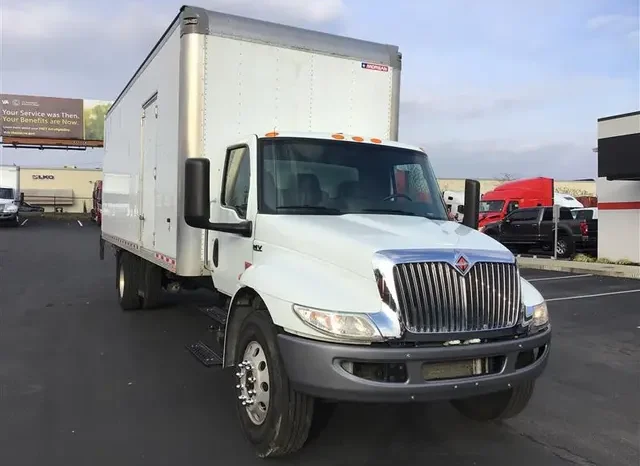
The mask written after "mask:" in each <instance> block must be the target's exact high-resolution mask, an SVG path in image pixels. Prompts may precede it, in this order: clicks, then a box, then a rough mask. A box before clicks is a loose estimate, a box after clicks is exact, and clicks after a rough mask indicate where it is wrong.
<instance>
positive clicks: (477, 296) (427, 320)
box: [393, 262, 520, 333]
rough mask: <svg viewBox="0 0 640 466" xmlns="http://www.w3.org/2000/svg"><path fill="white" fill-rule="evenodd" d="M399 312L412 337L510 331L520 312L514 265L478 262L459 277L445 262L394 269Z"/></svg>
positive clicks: (398, 266) (518, 279)
mask: <svg viewBox="0 0 640 466" xmlns="http://www.w3.org/2000/svg"><path fill="white" fill-rule="evenodd" d="M393 277H394V281H395V285H396V290H397V295H398V301H399V302H398V307H399V309H398V313H399V315H400V319H401V321H402V322H403V323H404V325H405V327H406V328H407V329H408V330H409V331H411V332H414V333H451V332H473V331H483V330H495V329H502V328H509V327H513V326H514V325H515V324H516V323H517V321H518V316H519V312H520V273H519V271H518V268H517V266H516V265H515V264H505V263H498V262H478V263H476V264H474V265H473V267H472V268H471V269H470V270H469V271H468V272H467V274H466V275H464V276H463V275H461V274H460V273H459V272H458V271H457V270H456V269H455V268H454V267H453V266H452V265H450V264H448V263H446V262H419V263H404V264H398V265H395V266H394V269H393Z"/></svg>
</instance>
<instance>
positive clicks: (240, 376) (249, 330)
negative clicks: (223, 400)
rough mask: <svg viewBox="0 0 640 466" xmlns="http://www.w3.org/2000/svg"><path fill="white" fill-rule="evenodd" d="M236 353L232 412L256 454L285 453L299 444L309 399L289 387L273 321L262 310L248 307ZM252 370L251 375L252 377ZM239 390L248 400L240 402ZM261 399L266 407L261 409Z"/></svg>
mask: <svg viewBox="0 0 640 466" xmlns="http://www.w3.org/2000/svg"><path fill="white" fill-rule="evenodd" d="M235 359H236V367H238V368H239V369H238V372H237V373H236V383H237V384H238V385H236V393H237V394H238V396H237V397H236V407H237V413H238V417H239V419H240V424H241V428H242V431H243V433H244V436H245V438H246V439H247V440H248V441H249V443H251V444H252V446H253V447H254V449H255V451H256V453H257V455H258V457H261V458H267V457H278V456H284V455H288V454H291V453H294V452H296V451H297V450H299V449H300V448H302V447H303V446H304V444H305V442H306V441H307V438H308V436H309V430H310V428H311V424H312V420H313V408H314V399H313V398H312V397H310V396H307V395H304V394H302V393H298V392H296V391H295V390H293V389H292V388H291V386H290V383H289V378H288V377H287V374H286V373H285V369H284V365H283V362H282V358H281V357H280V352H279V349H278V342H277V334H276V330H275V326H274V325H273V323H272V321H271V318H270V317H269V314H268V313H267V311H266V310H252V312H251V313H250V314H249V315H248V316H247V317H246V318H245V320H244V321H243V322H242V323H241V324H240V329H239V334H238V339H237V343H236V358H235ZM243 361H245V362H250V364H251V365H252V366H251V368H250V369H247V367H246V366H243V364H242V363H243ZM262 363H265V364H266V366H263V365H262ZM261 366H262V367H263V369H262V370H261V369H260V367H261ZM265 374H266V376H267V377H266V378H265V377H264V375H265ZM252 376H254V377H255V378H254V381H253V383H252V382H251V377H252ZM261 380H262V382H261ZM265 384H266V385H265ZM265 388H266V389H267V390H266V391H265V390H264V389H265ZM249 389H254V390H255V389H257V390H258V393H257V394H253V395H251V392H248V390H249ZM243 395H244V396H247V395H248V396H249V399H253V403H252V404H251V405H245V404H243V403H245V402H244V401H243V400H242V399H241V397H242V396H243ZM261 403H262V406H263V407H265V406H266V410H265V409H261ZM249 410H252V413H254V414H250V411H249ZM256 413H257V414H256ZM261 413H262V414H261ZM253 416H256V417H253Z"/></svg>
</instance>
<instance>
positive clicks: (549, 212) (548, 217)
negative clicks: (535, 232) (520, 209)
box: [542, 207, 553, 222]
mask: <svg viewBox="0 0 640 466" xmlns="http://www.w3.org/2000/svg"><path fill="white" fill-rule="evenodd" d="M543 212H544V213H543V214H542V221H544V222H551V221H553V208H548V207H546V208H545V209H544V211H543Z"/></svg>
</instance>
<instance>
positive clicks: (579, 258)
mask: <svg viewBox="0 0 640 466" xmlns="http://www.w3.org/2000/svg"><path fill="white" fill-rule="evenodd" d="M573 261H574V262H597V259H596V258H595V257H593V256H590V255H588V254H576V255H575V256H573Z"/></svg>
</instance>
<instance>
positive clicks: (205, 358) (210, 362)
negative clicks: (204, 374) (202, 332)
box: [187, 341, 222, 367]
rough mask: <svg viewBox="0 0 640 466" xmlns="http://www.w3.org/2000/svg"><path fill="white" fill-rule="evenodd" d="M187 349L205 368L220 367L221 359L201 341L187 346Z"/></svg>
mask: <svg viewBox="0 0 640 466" xmlns="http://www.w3.org/2000/svg"><path fill="white" fill-rule="evenodd" d="M187 349H188V350H189V352H190V353H191V354H193V355H194V356H195V357H196V359H197V360H198V361H200V362H201V363H202V364H204V365H205V366H206V367H211V366H221V365H222V357H221V356H220V355H219V354H218V353H216V352H215V351H214V350H212V349H211V348H209V346H207V345H206V344H205V343H203V342H202V341H197V342H195V343H192V344H190V345H187Z"/></svg>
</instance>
